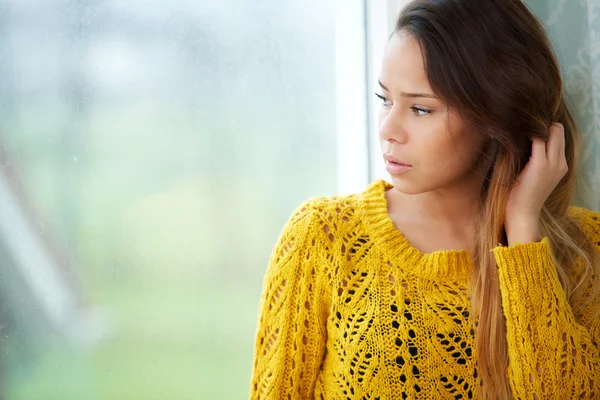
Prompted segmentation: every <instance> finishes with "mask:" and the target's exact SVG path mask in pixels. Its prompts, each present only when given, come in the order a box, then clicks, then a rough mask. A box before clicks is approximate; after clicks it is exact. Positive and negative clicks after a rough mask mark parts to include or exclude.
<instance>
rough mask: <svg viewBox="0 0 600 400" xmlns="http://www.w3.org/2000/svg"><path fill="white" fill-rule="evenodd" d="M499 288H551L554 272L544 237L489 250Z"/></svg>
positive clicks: (550, 249)
mask: <svg viewBox="0 0 600 400" xmlns="http://www.w3.org/2000/svg"><path fill="white" fill-rule="evenodd" d="M493 252H494V256H495V258H496V263H497V264H498V274H499V277H500V284H501V287H502V289H511V290H517V291H524V292H529V291H531V290H535V291H540V290H543V289H551V288H552V289H553V288H554V284H555V283H556V282H557V279H558V275H557V273H556V267H555V266H554V259H553V257H552V248H551V247H550V242H549V240H548V237H546V236H545V237H543V238H542V240H541V241H539V242H531V243H524V244H522V243H515V244H514V245H513V246H510V247H507V246H497V247H496V248H495V249H493Z"/></svg>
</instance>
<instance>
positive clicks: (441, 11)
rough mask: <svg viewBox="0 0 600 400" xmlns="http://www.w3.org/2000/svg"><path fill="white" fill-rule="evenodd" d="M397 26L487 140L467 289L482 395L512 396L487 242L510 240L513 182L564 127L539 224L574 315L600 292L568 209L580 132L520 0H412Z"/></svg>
mask: <svg viewBox="0 0 600 400" xmlns="http://www.w3.org/2000/svg"><path fill="white" fill-rule="evenodd" d="M399 31H402V32H408V33H409V34H411V35H413V37H414V38H415V39H416V40H417V41H418V43H419V44H420V46H421V51H422V53H423V59H424V62H425V70H426V74H427V77H428V79H429V83H430V85H431V88H432V90H433V91H434V93H435V94H436V95H437V96H439V97H440V98H442V99H444V101H445V102H446V104H447V105H448V106H449V107H453V108H455V109H456V110H458V111H459V112H460V113H461V115H462V116H463V118H464V120H465V121H468V122H469V123H471V124H473V126H474V127H475V128H476V129H477V130H478V132H480V133H481V134H482V135H485V137H486V138H487V139H488V140H487V143H488V145H487V146H485V149H484V150H482V157H481V158H480V160H483V169H482V170H483V171H484V172H483V173H484V174H485V180H484V182H485V183H484V185H483V188H482V191H481V193H480V202H479V209H478V210H477V211H478V222H477V229H478V235H476V237H477V241H476V243H475V245H474V247H473V249H472V250H471V256H472V257H471V258H472V260H473V264H474V266H475V267H474V271H473V276H472V279H471V285H470V296H471V302H472V306H473V315H474V317H475V318H477V327H476V334H475V343H476V348H477V355H478V360H477V361H478V368H479V370H480V377H481V392H480V393H481V396H482V398H485V399H496V398H502V399H505V398H511V397H512V395H511V391H510V386H509V383H508V377H507V376H506V369H507V366H508V362H509V360H508V351H507V343H506V323H505V320H504V314H503V310H502V302H501V295H500V288H499V278H498V272H497V265H496V262H495V259H494V255H493V253H492V252H490V249H492V248H494V247H496V246H498V245H499V244H501V245H507V238H506V232H505V229H504V210H505V207H506V203H507V199H508V195H509V193H510V189H511V187H512V186H513V184H514V183H515V178H516V177H517V175H518V174H519V172H520V171H521V170H522V169H523V168H524V166H525V164H526V163H527V161H528V159H529V157H530V155H531V150H530V149H531V141H530V138H531V137H532V136H536V137H540V138H544V139H546V138H547V137H548V128H549V126H550V124H551V123H552V122H560V123H561V124H562V125H563V126H564V129H565V140H566V142H565V152H566V158H567V163H568V166H569V170H568V172H567V174H566V176H565V177H564V178H563V179H562V180H561V181H560V183H559V184H558V186H557V187H556V189H555V190H554V191H553V192H552V194H551V195H550V197H549V198H548V200H547V201H546V203H545V205H544V208H543V210H542V214H541V217H540V229H541V233H542V235H544V236H547V237H548V239H549V241H550V244H551V247H552V249H553V257H554V260H555V265H556V269H557V272H558V276H559V278H560V281H561V284H562V286H563V288H564V290H565V293H566V294H567V296H568V298H569V301H570V304H571V307H572V308H573V310H574V312H575V314H576V315H578V313H579V312H581V311H582V310H583V309H584V308H586V307H588V306H589V305H590V304H589V301H591V299H593V298H594V297H595V296H590V295H589V290H590V287H589V283H590V282H592V275H593V274H594V273H598V272H600V271H599V269H600V266H599V262H598V256H597V252H596V249H595V247H594V244H593V243H592V242H591V240H590V239H589V238H588V237H587V236H586V235H585V234H584V232H583V231H582V229H581V228H580V227H579V225H578V224H577V222H576V221H575V220H574V219H573V218H571V217H570V216H569V215H568V213H567V209H568V207H569V205H570V204H571V201H572V199H573V193H574V188H575V181H576V175H575V173H576V170H577V148H578V143H579V135H578V132H577V128H576V125H575V121H574V119H573V117H572V115H571V113H570V112H569V110H568V108H567V105H566V104H565V99H564V97H563V82H562V78H561V72H560V68H559V65H558V62H557V59H556V56H555V54H554V52H553V50H552V46H551V44H550V41H549V39H548V36H547V34H546V32H545V30H544V28H543V26H542V24H541V23H540V22H539V21H538V19H537V18H536V17H535V16H534V15H533V14H532V13H531V11H530V10H529V9H528V8H527V7H526V6H525V4H523V2H522V1H521V0H413V1H411V2H410V3H408V4H407V6H406V7H405V8H404V9H403V10H402V11H401V13H400V16H399V18H398V20H397V24H396V28H395V30H394V33H397V32H399ZM576 261H578V262H579V263H580V265H582V266H583V269H582V271H583V272H582V273H580V274H579V279H578V280H577V281H575V280H571V279H570V277H571V276H573V273H572V271H571V270H570V269H571V268H573V266H574V265H575V263H576ZM595 290H596V293H597V290H598V289H597V288H596V289H595ZM598 312H600V310H596V315H597V313H598Z"/></svg>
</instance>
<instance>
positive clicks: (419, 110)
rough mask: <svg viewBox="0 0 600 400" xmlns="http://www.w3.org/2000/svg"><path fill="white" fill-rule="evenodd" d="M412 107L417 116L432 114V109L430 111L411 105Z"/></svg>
mask: <svg viewBox="0 0 600 400" xmlns="http://www.w3.org/2000/svg"><path fill="white" fill-rule="evenodd" d="M411 109H412V110H413V111H414V112H415V115H416V116H417V117H424V116H425V115H427V114H431V111H429V110H423V109H422V108H418V107H411ZM419 113H423V114H419Z"/></svg>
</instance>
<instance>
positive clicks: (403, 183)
mask: <svg viewBox="0 0 600 400" xmlns="http://www.w3.org/2000/svg"><path fill="white" fill-rule="evenodd" d="M390 179H391V183H392V185H394V189H396V190H397V191H399V192H400V193H404V194H419V193H423V192H425V191H426V190H424V188H423V187H421V186H420V185H415V184H413V183H410V181H407V180H406V179H404V178H403V177H401V176H395V175H390Z"/></svg>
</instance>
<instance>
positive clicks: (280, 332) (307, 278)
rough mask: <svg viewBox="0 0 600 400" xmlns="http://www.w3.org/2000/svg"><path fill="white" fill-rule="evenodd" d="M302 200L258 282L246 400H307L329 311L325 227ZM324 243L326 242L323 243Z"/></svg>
mask: <svg viewBox="0 0 600 400" xmlns="http://www.w3.org/2000/svg"><path fill="white" fill-rule="evenodd" d="M310 201H311V200H307V201H306V202H304V203H303V204H301V205H300V206H299V207H298V208H296V210H295V211H294V212H293V213H292V216H291V217H290V219H289V220H288V221H287V223H286V224H285V226H284V227H283V230H282V232H281V234H280V236H279V239H278V240H277V243H276V244H275V246H274V248H273V251H272V254H271V257H270V259H269V265H268V268H267V271H266V273H265V277H264V281H263V293H262V296H261V300H260V305H259V308H260V311H259V318H258V328H257V332H256V342H255V349H254V365H253V369H252V380H251V387H250V399H251V400H254V399H256V400H258V399H273V400H279V399H288V398H290V399H297V398H302V399H305V398H306V399H308V398H311V399H312V395H313V391H314V386H315V381H316V377H317V373H318V371H319V368H320V365H321V361H322V358H323V355H324V352H325V342H326V321H327V317H328V313H329V304H330V293H329V287H330V285H329V276H328V273H327V271H326V269H325V267H326V265H327V264H326V263H327V260H326V259H325V257H322V254H323V250H325V243H326V242H324V241H323V236H324V235H322V233H323V229H324V226H325V225H324V224H321V223H320V219H319V214H318V212H317V211H316V210H315V209H314V208H313V206H312V205H311V203H310ZM325 240H327V239H325Z"/></svg>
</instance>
